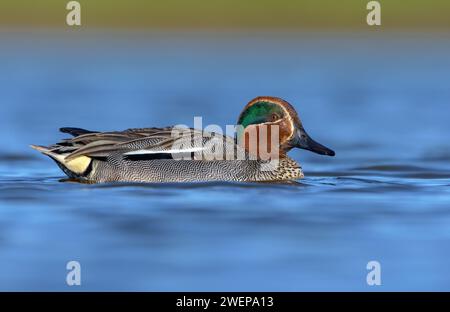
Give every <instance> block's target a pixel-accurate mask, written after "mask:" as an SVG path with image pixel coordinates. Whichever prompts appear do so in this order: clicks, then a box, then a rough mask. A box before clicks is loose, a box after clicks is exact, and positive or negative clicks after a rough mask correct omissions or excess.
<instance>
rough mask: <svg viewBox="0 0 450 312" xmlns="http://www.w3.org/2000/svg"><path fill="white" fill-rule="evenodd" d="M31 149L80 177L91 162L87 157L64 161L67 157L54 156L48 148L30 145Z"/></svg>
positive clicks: (62, 155)
mask: <svg viewBox="0 0 450 312" xmlns="http://www.w3.org/2000/svg"><path fill="white" fill-rule="evenodd" d="M31 148H33V149H35V150H37V151H39V152H41V153H42V154H44V155H47V156H49V157H51V158H53V159H54V160H56V161H58V162H59V163H60V164H62V165H63V166H64V167H66V168H67V169H69V170H70V171H72V172H74V173H76V174H80V175H81V174H83V173H84V172H85V171H86V169H87V168H88V167H89V165H90V164H91V161H92V159H91V158H90V157H87V156H78V157H76V158H74V159H70V160H66V156H67V155H64V154H56V153H54V152H51V151H50V150H49V149H48V148H46V147H44V146H39V145H31Z"/></svg>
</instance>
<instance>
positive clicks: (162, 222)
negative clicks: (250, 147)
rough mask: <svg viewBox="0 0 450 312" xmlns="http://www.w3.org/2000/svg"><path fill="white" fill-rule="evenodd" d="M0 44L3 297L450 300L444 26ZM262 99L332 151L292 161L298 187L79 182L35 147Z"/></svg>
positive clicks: (212, 117)
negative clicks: (183, 294)
mask: <svg viewBox="0 0 450 312" xmlns="http://www.w3.org/2000/svg"><path fill="white" fill-rule="evenodd" d="M0 36H1V40H0V42H1V49H0V67H1V68H2V71H1V72H2V75H0V94H1V100H0V102H1V106H0V112H1V114H0V131H1V133H2V135H1V137H0V138H1V141H0V143H1V146H2V148H1V151H0V289H1V290H71V291H72V290H179V291H186V290H193V291H196V290H214V291H216V290H236V291H238V290H239V291H246V290H258V291H262V290H266V291H272V290H287V291H294V290H370V291H372V290H447V291H448V290H450V268H449V266H448V259H449V257H450V250H449V242H450V227H449V224H450V189H449V186H450V162H449V161H450V143H449V140H448V136H449V133H450V122H449V121H450V120H449V116H450V115H449V113H450V104H449V102H450V88H449V78H450V77H449V73H450V58H449V55H450V40H449V37H448V35H447V34H443V33H441V34H433V35H430V34H413V33H394V34H389V35H386V34H384V35H383V34H378V33H375V32H374V33H329V34H325V33H299V34H296V33H286V34H280V33H278V34H277V33H271V34H265V33H248V34H233V33H230V34H227V33H223V34H219V35H217V34H212V33H197V34H193V33H111V32H110V33H107V32H91V33H89V32H88V33H85V32H81V33H78V32H67V33H51V32H48V33H47V32H34V33H25V32H16V33H8V32H2V33H0ZM257 95H275V96H281V97H283V98H285V99H286V100H288V101H290V102H291V103H293V104H294V106H295V107H296V108H297V110H298V111H299V113H300V116H301V118H302V120H303V122H304V125H305V128H306V129H307V130H308V132H309V133H310V135H311V136H312V137H313V138H314V139H316V140H317V141H319V142H321V143H323V144H325V145H327V146H329V147H331V148H333V149H334V150H335V151H336V153H337V156H336V157H334V158H330V157H323V156H320V155H315V154H312V153H309V152H306V151H293V152H291V156H292V157H293V158H295V159H297V160H298V161H300V162H301V164H302V166H303V168H304V171H305V174H306V178H305V179H304V180H301V181H299V183H296V184H254V183H242V184H241V183H196V184H128V183H121V184H99V185H87V184H78V183H71V182H61V181H60V180H61V179H62V178H64V175H63V173H62V172H61V171H60V170H59V169H58V168H57V167H56V166H55V165H54V163H53V162H51V161H50V160H49V159H47V158H45V157H43V156H41V155H39V154H38V153H36V152H35V151H33V150H31V149H30V148H28V144H32V143H33V144H49V143H53V142H55V141H57V140H59V139H60V138H62V137H64V135H63V134H59V133H57V129H58V128H59V127H61V126H77V127H84V128H88V129H93V130H118V129H126V128H129V127H144V126H165V125H171V124H179V123H184V124H188V125H192V124H193V117H194V116H202V117H203V122H204V125H206V124H212V123H214V124H219V125H222V126H225V125H226V124H231V123H233V122H235V121H236V119H237V116H238V114H239V112H240V110H241V109H242V107H243V106H244V104H245V103H246V102H247V101H249V100H250V99H252V98H253V97H255V96H257ZM70 260H76V261H79V262H80V263H81V267H82V286H80V287H79V288H76V289H74V287H71V288H70V287H68V286H67V285H66V283H65V278H66V273H67V270H66V263H67V262H68V261H70ZM371 260H376V261H379V262H380V264H381V269H382V286H379V287H378V288H374V287H370V286H368V285H367V284H366V274H367V273H368V270H367V269H366V265H367V263H368V262H369V261H371Z"/></svg>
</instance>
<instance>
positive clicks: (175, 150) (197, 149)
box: [124, 147, 204, 156]
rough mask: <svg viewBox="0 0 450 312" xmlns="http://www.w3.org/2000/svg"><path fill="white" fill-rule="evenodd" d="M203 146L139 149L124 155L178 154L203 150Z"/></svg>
mask: <svg viewBox="0 0 450 312" xmlns="http://www.w3.org/2000/svg"><path fill="white" fill-rule="evenodd" d="M203 149H204V148H203V147H192V148H186V149H179V150H177V149H170V150H146V149H142V150H137V151H131V152H127V153H125V154H124V155H127V156H133V155H146V154H177V153H192V152H199V151H202V150H203Z"/></svg>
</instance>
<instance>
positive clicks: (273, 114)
mask: <svg viewBox="0 0 450 312" xmlns="http://www.w3.org/2000/svg"><path fill="white" fill-rule="evenodd" d="M278 119H280V116H279V115H278V114H277V113H272V114H271V115H270V120H271V121H276V120H278Z"/></svg>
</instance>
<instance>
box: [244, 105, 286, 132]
mask: <svg viewBox="0 0 450 312" xmlns="http://www.w3.org/2000/svg"><path fill="white" fill-rule="evenodd" d="M272 114H277V115H278V116H279V117H283V115H284V112H283V109H282V108H281V107H280V105H277V104H275V103H271V102H268V101H260V102H256V103H254V104H253V105H251V106H250V107H248V108H247V109H246V110H244V111H243V112H242V114H241V115H240V116H239V120H238V122H237V123H238V125H242V126H243V127H244V128H246V127H247V126H248V125H253V124H260V123H264V122H267V121H270V118H271V116H272Z"/></svg>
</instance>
